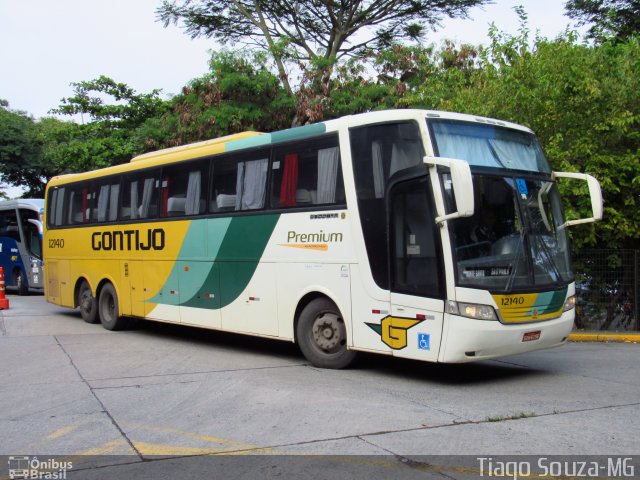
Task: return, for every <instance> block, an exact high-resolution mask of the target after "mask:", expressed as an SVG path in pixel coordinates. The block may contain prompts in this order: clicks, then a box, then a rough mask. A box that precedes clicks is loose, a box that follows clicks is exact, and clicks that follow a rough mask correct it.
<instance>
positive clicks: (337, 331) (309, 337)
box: [296, 297, 356, 369]
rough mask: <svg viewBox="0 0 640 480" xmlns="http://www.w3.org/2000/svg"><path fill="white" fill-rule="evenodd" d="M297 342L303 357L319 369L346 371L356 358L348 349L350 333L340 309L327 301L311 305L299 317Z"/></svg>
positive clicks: (317, 300) (325, 299)
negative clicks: (344, 369) (343, 369)
mask: <svg viewBox="0 0 640 480" xmlns="http://www.w3.org/2000/svg"><path fill="white" fill-rule="evenodd" d="M296 338H297V340H298V346H299V347H300V350H301V351H302V354H303V355H304V356H305V358H306V359H307V360H309V361H310V362H311V363H312V364H313V365H314V366H316V367H320V368H334V369H338V368H345V367H347V366H349V365H350V364H351V363H352V362H353V361H354V359H355V357H356V352H355V351H353V350H348V349H347V329H346V327H345V324H344V320H343V318H342V315H341V314H340V311H339V310H338V307H336V305H335V304H334V303H333V302H332V301H331V300H329V299H328V298H326V297H321V298H316V299H314V300H312V301H311V302H309V303H308V304H307V305H306V306H305V307H304V308H303V309H302V312H301V313H300V317H299V318H298V324H297V326H296Z"/></svg>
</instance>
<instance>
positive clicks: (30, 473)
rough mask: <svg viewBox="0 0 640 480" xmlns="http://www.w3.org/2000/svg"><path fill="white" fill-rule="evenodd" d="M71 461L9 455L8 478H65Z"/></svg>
mask: <svg viewBox="0 0 640 480" xmlns="http://www.w3.org/2000/svg"><path fill="white" fill-rule="evenodd" d="M72 468H73V462H63V461H60V460H56V459H54V458H47V459H45V460H41V459H39V458H38V457H29V456H10V457H9V478H11V479H12V480H13V479H23V478H29V479H51V480H58V479H65V478H67V470H71V469H72Z"/></svg>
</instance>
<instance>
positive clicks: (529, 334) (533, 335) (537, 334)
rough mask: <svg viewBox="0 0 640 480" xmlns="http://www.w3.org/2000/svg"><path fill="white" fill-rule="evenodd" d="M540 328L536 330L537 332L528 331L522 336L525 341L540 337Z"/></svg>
mask: <svg viewBox="0 0 640 480" xmlns="http://www.w3.org/2000/svg"><path fill="white" fill-rule="evenodd" d="M540 333H542V332H541V331H540V330H536V331H535V332H527V333H525V334H524V335H523V336H522V341H523V342H533V341H534V340H538V339H540Z"/></svg>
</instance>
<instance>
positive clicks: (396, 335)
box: [367, 316, 422, 350]
mask: <svg viewBox="0 0 640 480" xmlns="http://www.w3.org/2000/svg"><path fill="white" fill-rule="evenodd" d="M420 322H422V320H419V319H415V318H398V317H391V316H388V317H384V318H383V319H382V321H381V322H380V325H376V324H375V323H367V326H369V328H371V330H373V331H374V332H376V333H377V334H378V335H380V337H381V338H382V342H383V343H384V344H385V345H387V346H389V347H391V348H393V349H394V350H402V349H403V348H405V347H406V346H407V330H409V329H410V328H411V327H413V326H415V325H417V324H419V323H420Z"/></svg>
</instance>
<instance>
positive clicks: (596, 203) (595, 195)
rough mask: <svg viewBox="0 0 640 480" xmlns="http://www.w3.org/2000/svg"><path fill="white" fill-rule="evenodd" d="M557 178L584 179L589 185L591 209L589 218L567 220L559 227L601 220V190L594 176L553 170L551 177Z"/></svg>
mask: <svg viewBox="0 0 640 480" xmlns="http://www.w3.org/2000/svg"><path fill="white" fill-rule="evenodd" d="M558 178H572V179H575V180H584V181H585V182H587V185H588V186H589V196H590V197H591V211H592V216H591V217H590V218H581V219H579V220H568V221H566V222H565V223H564V224H562V226H561V227H560V228H566V227H571V226H573V225H580V224H582V223H591V222H597V221H598V220H602V190H601V189H600V183H598V180H596V179H595V177H592V176H591V175H588V174H586V173H574V172H553V179H554V180H555V179H558Z"/></svg>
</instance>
